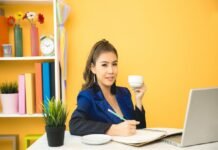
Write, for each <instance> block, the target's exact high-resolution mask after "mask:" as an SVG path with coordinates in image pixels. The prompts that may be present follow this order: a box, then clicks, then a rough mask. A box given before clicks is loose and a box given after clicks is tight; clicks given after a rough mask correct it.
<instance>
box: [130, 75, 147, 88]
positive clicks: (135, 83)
mask: <svg viewBox="0 0 218 150" xmlns="http://www.w3.org/2000/svg"><path fill="white" fill-rule="evenodd" d="M143 82H144V77H143V76H141V75H129V76H128V83H129V85H130V86H131V87H132V88H138V87H141V86H142V85H143Z"/></svg>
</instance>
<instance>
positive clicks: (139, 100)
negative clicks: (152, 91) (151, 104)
mask: <svg viewBox="0 0 218 150" xmlns="http://www.w3.org/2000/svg"><path fill="white" fill-rule="evenodd" d="M146 90H147V87H146V86H145V85H144V83H143V85H142V86H141V87H138V88H133V91H134V93H135V99H136V106H137V107H138V108H139V109H140V110H142V99H143V96H144V94H145V92H146Z"/></svg>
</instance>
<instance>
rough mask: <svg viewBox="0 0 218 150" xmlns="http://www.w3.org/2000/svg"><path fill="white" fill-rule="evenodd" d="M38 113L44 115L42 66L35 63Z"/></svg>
mask: <svg viewBox="0 0 218 150" xmlns="http://www.w3.org/2000/svg"><path fill="white" fill-rule="evenodd" d="M35 87H36V113H42V65H41V63H35Z"/></svg>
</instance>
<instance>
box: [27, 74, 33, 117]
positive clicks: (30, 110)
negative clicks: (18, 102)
mask: <svg viewBox="0 0 218 150" xmlns="http://www.w3.org/2000/svg"><path fill="white" fill-rule="evenodd" d="M25 86H26V113H27V114H33V113H34V112H35V84H34V74H33V73H25Z"/></svg>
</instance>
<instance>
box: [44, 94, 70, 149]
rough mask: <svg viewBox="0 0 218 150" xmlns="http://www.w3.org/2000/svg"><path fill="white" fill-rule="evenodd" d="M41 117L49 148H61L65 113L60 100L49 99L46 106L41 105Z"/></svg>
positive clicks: (64, 127)
mask: <svg viewBox="0 0 218 150" xmlns="http://www.w3.org/2000/svg"><path fill="white" fill-rule="evenodd" d="M43 116H44V120H45V124H46V126H45V130H46V133H47V140H48V145H49V146H51V147H56V146H61V145H63V143H64V133H65V129H66V125H65V122H66V119H67V111H66V107H65V105H64V104H63V103H62V101H61V100H56V99H55V98H54V97H53V98H51V99H50V100H49V101H48V103H47V104H43Z"/></svg>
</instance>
